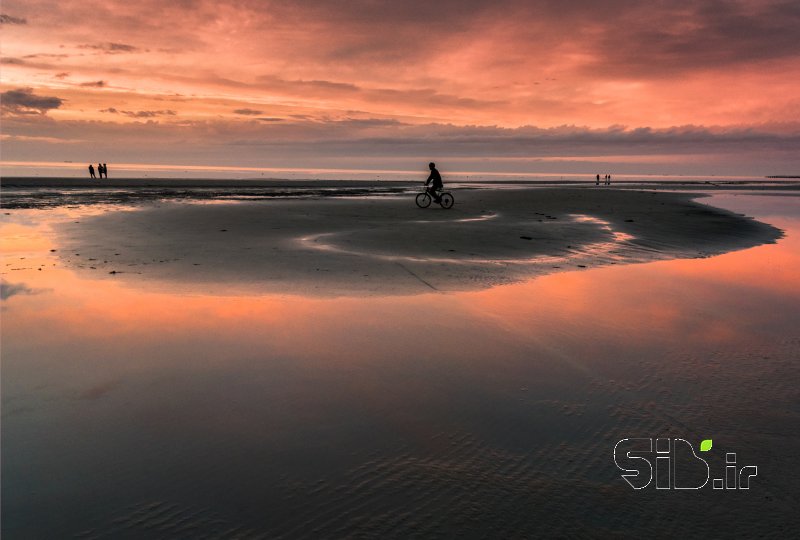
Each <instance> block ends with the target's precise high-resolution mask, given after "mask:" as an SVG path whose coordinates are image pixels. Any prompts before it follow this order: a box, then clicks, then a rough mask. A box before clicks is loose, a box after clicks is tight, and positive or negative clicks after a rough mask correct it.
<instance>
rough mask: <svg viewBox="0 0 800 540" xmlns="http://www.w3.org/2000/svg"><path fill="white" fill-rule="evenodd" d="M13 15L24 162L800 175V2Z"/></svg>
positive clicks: (5, 120)
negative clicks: (436, 166)
mask: <svg viewBox="0 0 800 540" xmlns="http://www.w3.org/2000/svg"><path fill="white" fill-rule="evenodd" d="M0 23H1V24H0V31H1V32H2V34H1V35H0V62H2V64H0V91H2V95H0V105H1V106H2V118H1V122H0V136H2V142H1V144H2V146H1V147H0V159H2V161H3V162H4V163H6V166H4V168H5V169H6V170H8V169H9V167H8V166H7V165H8V164H14V163H17V164H18V163H19V162H42V161H44V162H64V161H72V162H75V163H88V162H95V163H96V162H98V161H105V162H109V163H112V164H113V163H130V164H143V165H146V164H162V165H174V166H195V167H203V166H221V167H253V168H275V169H281V168H331V169H346V170H352V169H370V170H372V169H374V170H397V171H416V170H419V171H421V172H420V174H424V171H425V170H426V169H427V167H426V165H427V162H428V161H430V160H436V161H437V162H438V163H439V164H440V167H441V169H442V171H443V173H446V172H447V171H452V172H456V171H462V172H463V171H478V172H480V171H495V172H513V173H559V172H563V173H594V172H617V173H631V174H638V173H641V174H722V175H759V176H763V175H769V174H800V92H798V90H797V89H798V88H800V33H798V31H797V29H798V28H800V3H798V2H797V1H796V0H788V1H783V0H775V1H773V0H741V1H717V0H707V1H702V0H701V1H684V0H670V1H648V2H642V1H641V0H607V1H603V0H494V1H478V0H438V1H436V2H431V1H429V0H425V1H421V0H404V1H381V0H350V1H348V2H332V1H323V0H295V1H283V0H276V1H273V0H263V1H256V0H242V1H236V2H230V1H225V0H213V1H212V0H174V1H171V2H163V1H161V0H137V1H135V2H131V1H117V0H80V1H72V0H61V1H51V0H4V1H3V3H2V15H0ZM234 175H235V174H234Z"/></svg>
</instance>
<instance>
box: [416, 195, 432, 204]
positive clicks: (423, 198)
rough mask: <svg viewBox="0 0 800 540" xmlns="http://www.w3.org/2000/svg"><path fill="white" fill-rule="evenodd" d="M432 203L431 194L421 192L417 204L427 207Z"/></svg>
mask: <svg viewBox="0 0 800 540" xmlns="http://www.w3.org/2000/svg"><path fill="white" fill-rule="evenodd" d="M430 205H431V196H430V195H428V194H427V193H420V194H419V195H417V206H419V207H420V208H427V207H429V206H430Z"/></svg>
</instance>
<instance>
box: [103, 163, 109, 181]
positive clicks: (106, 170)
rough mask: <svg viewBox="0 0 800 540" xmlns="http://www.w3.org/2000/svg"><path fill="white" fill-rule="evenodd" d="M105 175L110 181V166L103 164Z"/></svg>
mask: <svg viewBox="0 0 800 540" xmlns="http://www.w3.org/2000/svg"><path fill="white" fill-rule="evenodd" d="M103 174H104V175H106V179H108V165H106V164H105V163H103Z"/></svg>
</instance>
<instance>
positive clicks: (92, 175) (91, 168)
mask: <svg viewBox="0 0 800 540" xmlns="http://www.w3.org/2000/svg"><path fill="white" fill-rule="evenodd" d="M89 176H90V177H92V178H96V176H95V175H94V165H92V164H91V163H89Z"/></svg>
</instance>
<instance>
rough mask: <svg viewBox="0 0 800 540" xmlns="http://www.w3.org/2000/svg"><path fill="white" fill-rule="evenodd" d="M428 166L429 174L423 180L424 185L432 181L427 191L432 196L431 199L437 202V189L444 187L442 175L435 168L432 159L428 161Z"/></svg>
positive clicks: (438, 198) (438, 200)
mask: <svg viewBox="0 0 800 540" xmlns="http://www.w3.org/2000/svg"><path fill="white" fill-rule="evenodd" d="M428 168H429V169H430V170H431V174H429V175H428V179H427V180H425V185H426V186H427V185H428V184H431V183H432V185H431V187H429V188H428V193H430V194H431V197H433V199H434V200H435V201H436V202H437V203H439V202H440V197H439V191H441V190H442V188H444V184H443V183H442V175H441V174H439V171H437V170H436V163H434V162H433V161H431V162H430V163H428Z"/></svg>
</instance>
